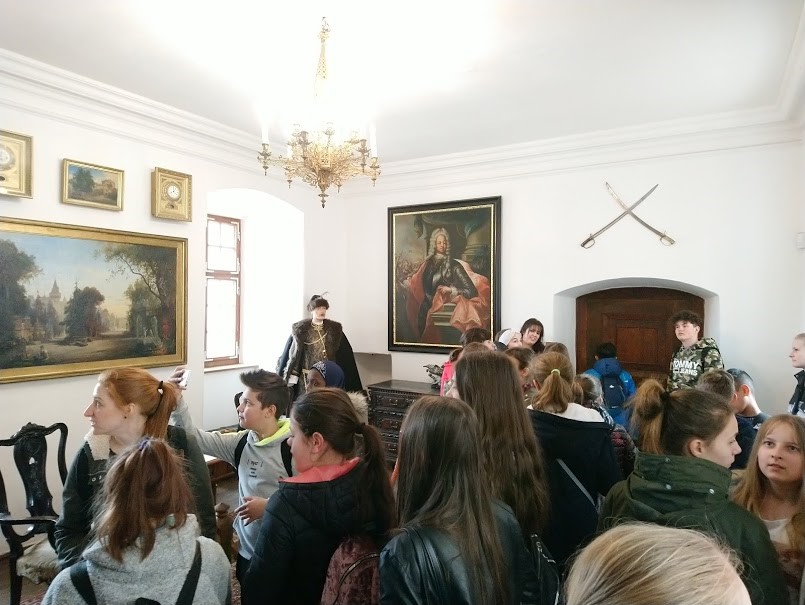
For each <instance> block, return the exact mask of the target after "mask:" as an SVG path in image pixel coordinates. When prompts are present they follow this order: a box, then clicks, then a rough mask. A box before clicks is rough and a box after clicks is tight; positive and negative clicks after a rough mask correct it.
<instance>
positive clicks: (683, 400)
mask: <svg viewBox="0 0 805 605" xmlns="http://www.w3.org/2000/svg"><path fill="white" fill-rule="evenodd" d="M632 407H633V414H632V421H633V422H634V423H635V424H636V425H637V427H638V429H639V432H640V449H641V450H642V451H644V452H647V453H649V454H670V455H672V456H687V455H689V454H688V450H687V445H688V443H689V442H690V440H691V439H701V440H703V441H704V442H705V443H709V442H711V441H712V440H713V439H714V438H715V437H716V436H717V435H718V434H719V433H720V432H721V431H722V430H724V427H725V426H726V425H727V422H728V421H729V420H730V419H731V418H732V417H733V416H734V413H733V411H732V408H730V405H729V402H728V401H726V400H725V399H724V398H723V397H721V396H719V395H715V394H714V393H707V392H705V391H699V390H697V389H679V390H677V391H674V392H673V393H670V394H669V393H666V391H665V389H663V388H662V385H661V384H660V383H659V382H657V381H656V380H654V379H652V378H649V379H648V380H645V381H643V384H641V385H640V387H639V388H638V389H637V393H635V395H634V399H633V400H632Z"/></svg>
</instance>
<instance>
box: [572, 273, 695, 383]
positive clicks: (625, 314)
mask: <svg viewBox="0 0 805 605" xmlns="http://www.w3.org/2000/svg"><path fill="white" fill-rule="evenodd" d="M683 309H690V310H691V311H694V312H696V313H698V314H699V315H700V316H701V317H702V320H703V321H704V300H703V299H702V298H700V297H698V296H695V295H693V294H690V293H688V292H682V291H680V290H670V289H666V288H615V289H612V290H600V291H598V292H592V293H590V294H585V295H584V296H580V297H579V298H577V299H576V368H577V371H579V372H583V371H584V370H586V369H588V368H591V367H592V365H593V363H595V350H596V348H597V347H598V345H599V344H601V343H603V342H612V343H614V344H615V346H616V347H617V349H618V360H619V361H620V362H621V365H622V366H623V368H624V369H625V370H626V371H627V372H629V373H630V374H631V375H632V376H633V377H634V379H635V382H637V383H638V384H640V382H642V381H643V380H644V379H646V378H649V377H652V378H656V379H657V380H659V381H660V382H661V383H662V384H663V385H664V384H665V379H666V377H667V376H668V365H669V364H670V362H671V357H673V354H674V352H675V351H676V350H677V349H678V348H679V341H678V340H677V339H676V336H675V335H674V327H673V325H672V324H671V322H670V320H669V318H670V317H671V315H673V314H674V313H676V312H677V311H681V310H683ZM703 333H704V326H702V331H701V332H700V334H703Z"/></svg>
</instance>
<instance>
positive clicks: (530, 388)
mask: <svg viewBox="0 0 805 605" xmlns="http://www.w3.org/2000/svg"><path fill="white" fill-rule="evenodd" d="M503 354H504V355H506V356H507V357H509V358H511V360H512V362H513V363H514V367H515V368H516V369H517V375H518V376H519V377H520V385H521V386H522V387H523V399H524V400H525V404H526V406H529V405H531V403H532V402H533V401H534V397H536V395H537V382H536V380H534V368H533V363H534V358H535V357H536V353H534V351H533V350H532V349H530V348H529V347H515V348H513V349H506V350H505V351H504V352H503Z"/></svg>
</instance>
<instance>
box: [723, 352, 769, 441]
mask: <svg viewBox="0 0 805 605" xmlns="http://www.w3.org/2000/svg"><path fill="white" fill-rule="evenodd" d="M727 372H729V373H730V376H732V378H733V379H734V380H735V396H736V404H735V409H736V410H737V411H738V415H740V416H742V417H744V418H746V419H747V420H748V421H749V422H751V423H752V428H754V429H755V430H756V431H757V430H758V429H759V428H760V425H761V424H763V423H764V422H766V421H767V420H768V419H769V418H771V416H769V414H766V413H765V412H763V411H761V410H760V406H759V405H758V404H757V401H756V400H755V383H754V382H753V381H752V377H751V376H750V375H749V373H748V372H746V371H745V370H741V369H739V368H730V369H729V370H727Z"/></svg>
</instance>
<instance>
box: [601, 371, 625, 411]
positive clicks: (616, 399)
mask: <svg viewBox="0 0 805 605" xmlns="http://www.w3.org/2000/svg"><path fill="white" fill-rule="evenodd" d="M601 390H602V391H603V394H604V405H605V406H607V407H608V408H620V407H623V404H624V402H625V401H626V393H625V392H624V390H623V383H622V382H621V379H620V373H618V374H607V375H605V376H601Z"/></svg>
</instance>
